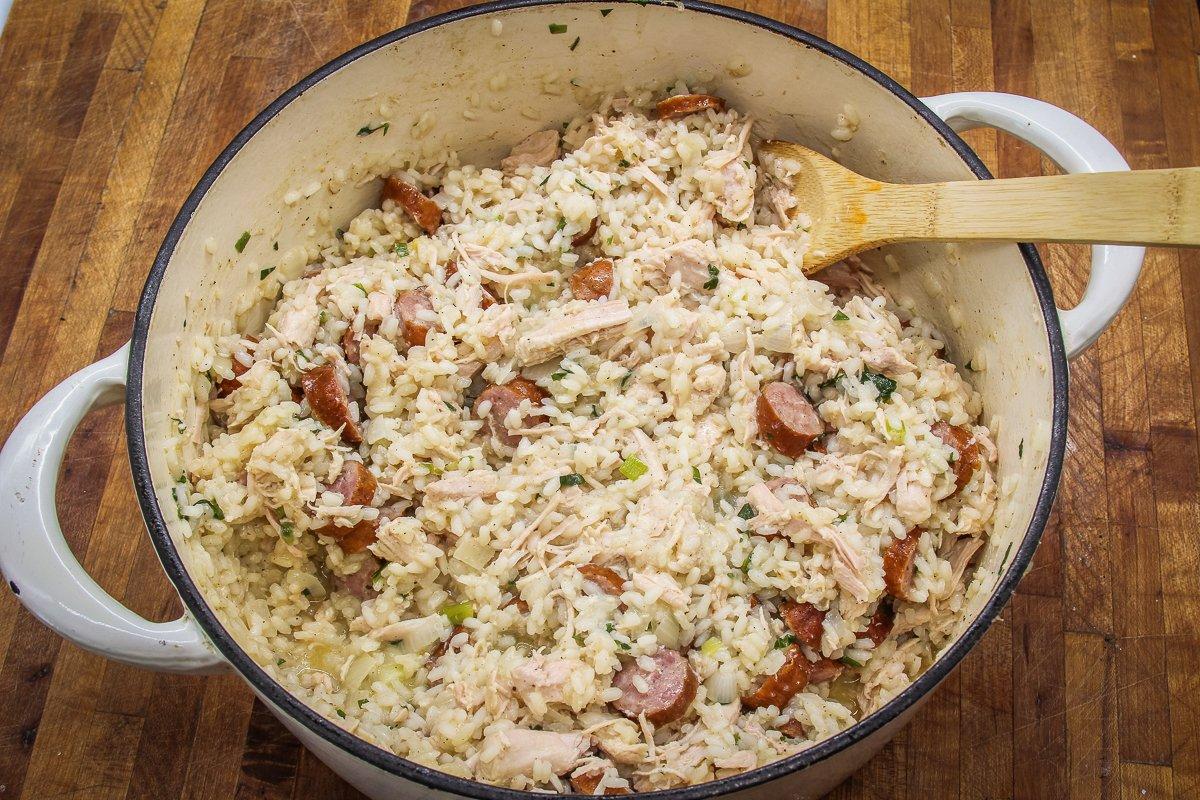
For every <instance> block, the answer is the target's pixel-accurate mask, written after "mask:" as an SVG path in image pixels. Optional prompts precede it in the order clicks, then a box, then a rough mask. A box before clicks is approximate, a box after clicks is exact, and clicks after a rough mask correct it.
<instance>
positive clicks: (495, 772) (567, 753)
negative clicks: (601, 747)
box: [484, 728, 591, 781]
mask: <svg viewBox="0 0 1200 800" xmlns="http://www.w3.org/2000/svg"><path fill="white" fill-rule="evenodd" d="M493 737H496V738H498V739H499V741H500V745H501V750H500V754H499V755H498V756H496V758H495V760H493V761H492V762H491V763H490V764H489V765H488V771H489V773H490V775H491V777H492V779H493V780H500V781H503V780H508V779H509V778H513V777H516V776H517V775H526V774H531V773H532V772H533V765H534V762H535V761H544V762H546V763H547V764H549V766H550V771H551V772H553V773H554V774H555V775H562V774H564V773H566V772H569V771H570V770H572V769H574V768H575V765H576V764H578V763H579V759H580V758H581V757H582V756H583V754H584V753H585V752H587V749H588V748H589V747H590V746H591V740H590V738H589V737H588V736H586V735H585V734H582V733H578V732H572V733H561V732H559V731H535V730H529V729H528V728H510V729H508V730H505V731H497V732H495V733H491V734H489V735H488V737H487V738H488V739H492V738H493ZM490 744H491V742H485V744H484V748H485V749H490V747H489V745H490Z"/></svg>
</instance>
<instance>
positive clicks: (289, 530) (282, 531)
mask: <svg viewBox="0 0 1200 800" xmlns="http://www.w3.org/2000/svg"><path fill="white" fill-rule="evenodd" d="M279 538H280V539H283V540H284V541H285V542H287V543H288V544H292V543H293V542H295V541H296V526H295V525H294V524H293V523H292V521H291V520H289V519H285V520H284V521H283V522H281V523H279Z"/></svg>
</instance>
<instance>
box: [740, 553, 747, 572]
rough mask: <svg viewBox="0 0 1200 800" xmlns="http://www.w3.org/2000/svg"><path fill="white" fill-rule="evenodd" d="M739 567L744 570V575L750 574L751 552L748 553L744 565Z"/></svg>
mask: <svg viewBox="0 0 1200 800" xmlns="http://www.w3.org/2000/svg"><path fill="white" fill-rule="evenodd" d="M738 569H740V570H741V571H742V574H743V575H749V574H750V553H747V554H746V560H745V561H743V562H742V565H741V566H740V567H738Z"/></svg>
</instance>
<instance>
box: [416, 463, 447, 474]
mask: <svg viewBox="0 0 1200 800" xmlns="http://www.w3.org/2000/svg"><path fill="white" fill-rule="evenodd" d="M417 466H418V467H421V468H422V469H423V470H425V472H426V473H427V474H429V475H441V474H442V468H441V467H439V466H438V465H437V464H434V463H433V462H432V461H422V462H421V463H420V464H417Z"/></svg>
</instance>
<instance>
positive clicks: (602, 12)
mask: <svg viewBox="0 0 1200 800" xmlns="http://www.w3.org/2000/svg"><path fill="white" fill-rule="evenodd" d="M611 13H612V9H611V8H602V9H600V16H602V17H607V16H608V15H609V14H611Z"/></svg>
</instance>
